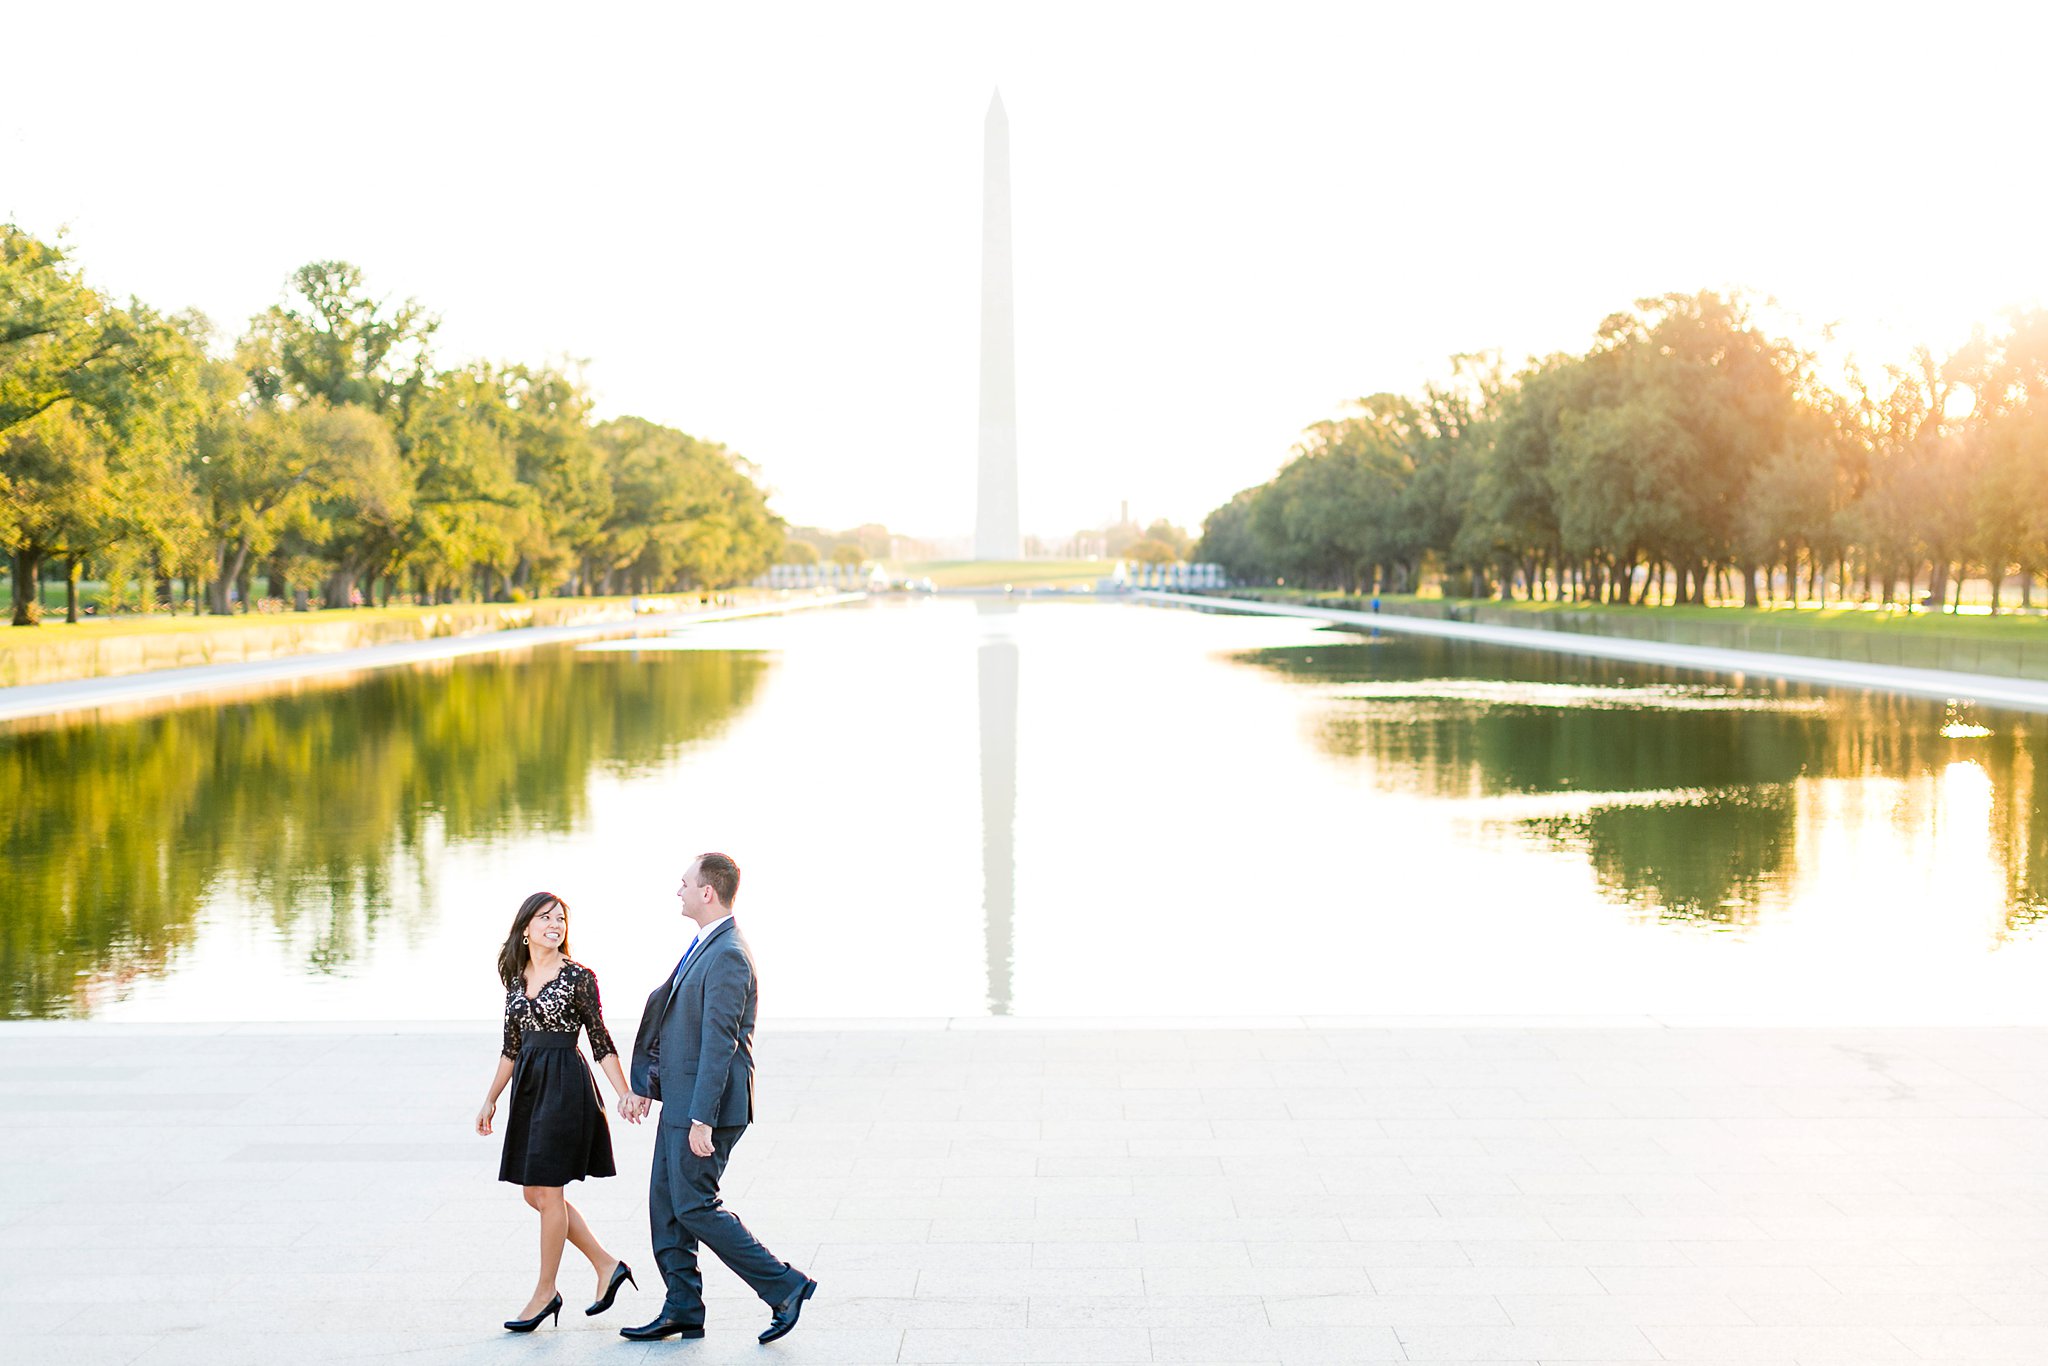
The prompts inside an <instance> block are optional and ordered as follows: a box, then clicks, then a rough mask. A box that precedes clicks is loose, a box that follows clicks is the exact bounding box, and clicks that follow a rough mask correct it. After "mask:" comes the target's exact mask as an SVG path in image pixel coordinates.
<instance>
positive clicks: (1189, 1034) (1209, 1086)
mask: <svg viewBox="0 0 2048 1366" xmlns="http://www.w3.org/2000/svg"><path fill="white" fill-rule="evenodd" d="M618 1023H620V1024H623V1023H624V1022H623V1021H621V1022H618ZM970 1025H971V1026H972V1027H969V1026H970ZM495 1045H496V1038H495V1035H494V1034H493V1033H486V1032H481V1031H476V1030H472V1029H469V1028H467V1027H464V1028H462V1029H453V1028H450V1027H447V1026H434V1025H420V1026H375V1025H352V1026H312V1025H299V1026H282V1025H277V1026H265V1025H220V1026H174V1025H160V1026H141V1025H112V1024H95V1023H50V1024H34V1023H17V1024H8V1025H0V1134H4V1143H5V1148H4V1151H5V1153H6V1155H7V1162H6V1166H5V1174H4V1176H0V1267H4V1273H5V1274H4V1275H0V1358H4V1359H5V1360H6V1361H8V1362H10V1363H13V1362H19V1363H23V1366H43V1364H44V1363H49V1364H50V1366H92V1364H93V1363H101V1362H107V1363H141V1364H146V1366H169V1364H170V1363H183V1362H190V1363H195V1364H196V1363H204V1364H205V1366H236V1363H258V1362H260V1363H271V1362H277V1361H293V1362H298V1361H373V1360H374V1361H399V1362H464V1363H467V1362H501V1361H502V1362H519V1363H527V1362H534V1361H548V1362H607V1363H609V1362H642V1361H674V1362H692V1363H726V1362H750V1363H758V1362H819V1363H837V1364H840V1366H857V1364H858V1363H868V1362H922V1363H937V1362H976V1363H985V1362H1020V1363H1021V1362H1211V1363H1237V1362H1244V1363H1252V1362H1259V1363H1275V1362H1300V1363H1325V1362H1352V1361H1361V1362H1387V1361H1428V1362H1457V1363H1482V1362H1483V1363H1508V1362H1514V1363H1552V1362H1574V1363H1600V1362H1636V1361H1661V1362H1685V1363H1693V1364H1694V1366H1705V1363H1723V1362H1728V1363H1732V1362H1744V1363H1751V1364H1752V1366H1754V1364H1755V1363H1799V1364H1801V1366H1804V1364H1805V1363H1816V1362H1834V1363H1847V1362H1855V1363H1870V1362H1886V1361H1915V1362H1930V1361H1933V1362H1949V1363H1964V1362H1994V1361H1996V1362H2018V1361H2032V1362H2039V1361H2043V1360H2048V1167H2044V1163H2043V1160H2042V1159H2043V1157H2044V1155H2048V1030H2041V1029H2022V1028H1957V1029H1933V1028H1925V1029H1882V1030H1879V1029H1842V1030H1799V1029H1741V1028H1711V1027H1699V1028H1690V1027H1687V1028H1672V1027H1657V1026H1650V1025H1646V1026H1637V1027H1624V1026H1589V1027H1583V1028H1572V1027H1551V1026H1525V1027H1491V1026H1428V1025H1416V1026H1401V1027H1356V1028H1313V1027H1301V1028H1262V1029H1242V1030H1240V1029H1227V1028H1191V1029H1176V1028H1149V1029H1148V1028H1120V1029H1107V1028H1094V1027H1089V1028H1058V1027H1039V1026H1030V1025H1011V1026H1007V1027H1005V1026H1003V1024H1002V1022H996V1023H994V1024H992V1023H990V1022H986V1021H982V1022H959V1023H958V1024H957V1025H956V1026H953V1027H948V1026H947V1025H946V1024H945V1023H944V1022H937V1023H934V1024H931V1025H928V1026H888V1027H847V1028H838V1027H833V1028H825V1027H818V1026H812V1027H803V1028H799V1027H796V1026H794V1025H783V1026H771V1027H769V1028H768V1029H767V1030H766V1032H765V1034H764V1036H763V1038H762V1041H761V1046H760V1050H759V1051H760V1059H761V1068H762V1081H761V1089H760V1106H761V1113H760V1117H759V1120H758V1123H757V1125H756V1127H755V1128H754V1129H753V1130H752V1131H751V1132H750V1133H749V1134H748V1136H747V1138H746V1139H745V1141H744V1142H743V1143H742V1144H741V1145H740V1148H739V1150H738V1152H737V1154H736V1156H735V1159H734V1163H733V1167H732V1170H731V1173H730V1176H729V1180H728V1183H727V1194H728V1199H729V1203H730V1204H731V1205H732V1207H733V1208H734V1209H736V1210H737V1211H738V1212H739V1213H740V1214H742V1215H743V1217H745V1218H746V1219H747V1221H748V1222H749V1223H750V1224H751V1225H752V1226H753V1227H754V1229H755V1230H756V1231H757V1232H758V1233H760V1234H761V1235H762V1237H763V1239H764V1241H766V1242H767V1243H768V1244H769V1246H770V1247H772V1248H773V1249H775V1251H776V1252H777V1253H778V1254H779V1255H781V1256H784V1257H787V1258H789V1259H790V1260H791V1261H793V1262H795V1263H796V1264H797V1265H799V1266H802V1267H804V1268H806V1269H807V1270H809V1271H810V1272H811V1273H812V1274H814V1275H815V1276H816V1277H817V1278H818V1281H819V1283H820V1290H819V1293H818V1297H817V1299H816V1300H814V1301H813V1302H812V1304H811V1306H810V1308H809V1309H808V1310H807V1311H806V1313H805V1314H804V1317H803V1321H802V1323H801V1325H800V1326H799V1327H798V1329H797V1331H796V1332H795V1334H793V1335H792V1336H791V1337H790V1338H788V1339H786V1340H785V1341H783V1342H781V1343H778V1344H776V1345H775V1346H773V1347H769V1348H762V1347H759V1346H757V1345H755V1342H754V1335H755V1334H756V1333H757V1332H758V1331H759V1330H760V1329H761V1327H762V1326H764V1324H765V1323H766V1321H767V1311H766V1310H765V1308H764V1307H763V1306H761V1305H760V1304H759V1303H758V1302H757V1301H755V1300H753V1299H752V1297H751V1296H750V1295H749V1294H748V1293H747V1292H746V1291H745V1289H744V1287H742V1286H740V1285H739V1284H738V1283H737V1282H736V1281H735V1280H733V1279H732V1278H731V1277H730V1276H729V1275H727V1274H726V1273H725V1272H724V1271H723V1269H722V1268H720V1267H718V1266H717V1265H716V1264H715V1263H712V1264H711V1266H710V1268H709V1272H708V1294H709V1296H710V1315H711V1332H710V1336H709V1337H708V1338H707V1339H705V1340H704V1341H702V1342H694V1343H682V1342H673V1341H672V1342H667V1343H661V1344H652V1345H641V1344H631V1343H627V1342H624V1341H622V1340H620V1339H619V1338H618V1337H617V1330H618V1328H619V1327H620V1326H622V1325H625V1324H631V1323H636V1322H640V1321H643V1320H645V1319H646V1318H649V1317H651V1316H652V1315H653V1313H654V1310H655V1309H656V1307H657V1305H658V1303H659V1281H658V1277H657V1274H656V1272H655V1268H654V1264H653V1261H652V1259H651V1258H650V1256H649V1255H648V1250H647V1228H646V1221H645V1190H646V1175H647V1159H648V1151H649V1132H648V1131H647V1130H646V1129H643V1128H633V1127H629V1126H626V1125H624V1124H621V1123H618V1122H616V1121H614V1124H613V1132H614V1139H615V1142H616V1144H617V1148H618V1155H619V1165H620V1174H619V1176H618V1178H617V1179H614V1180H609V1181H599V1182H592V1183H589V1184H588V1185H587V1186H579V1187H575V1188H573V1193H572V1197H571V1198H572V1199H573V1200H574V1201H575V1202H576V1203H577V1204H578V1205H579V1206H580V1207H581V1208H582V1209H583V1211H584V1212H585V1213H586V1215H587V1216H588V1217H589V1218H590V1220H591V1222H592V1224H593V1225H594V1226H595V1228H596V1229H597V1231H598V1232H599V1234H600V1236H601V1237H603V1238H605V1239H606V1240H607V1241H608V1242H609V1244H610V1245H611V1246H612V1247H613V1248H614V1249H615V1250H616V1251H617V1252H619V1253H620V1254H622V1255H623V1256H624V1257H625V1258H626V1259H627V1260H628V1261H629V1262H630V1263H632V1265H633V1266H634V1267H635V1269H636V1270H637V1271H638V1273H639V1284H640V1289H639V1291H638V1292H637V1293H635V1292H633V1291H632V1290H630V1289H629V1290H627V1291H626V1293H625V1294H624V1295H623V1296H622V1298H621V1303H620V1304H619V1305H618V1306H617V1307H615V1308H614V1309H613V1310H612V1311H611V1313H609V1314H607V1315H605V1316H603V1317H601V1318H598V1319H594V1320H593V1319H586V1318H585V1317H584V1316H583V1314H582V1312H581V1310H582V1306H583V1305H584V1304H585V1303H587V1302H588V1300H589V1299H590V1298H591V1293H590V1292H591V1291H592V1289H593V1277H592V1275H591V1274H590V1272H589V1269H588V1267H587V1265H585V1264H583V1263H582V1262H581V1261H580V1259H578V1258H576V1256H575V1254H574V1252H573V1250H572V1251H571V1253H570V1265H569V1266H568V1267H567V1268H566V1269H565V1270H566V1274H565V1275H564V1277H563V1280H562V1291H563V1298H564V1300H565V1302H566V1308H565V1311H564V1313H563V1315H562V1319H561V1326H560V1327H559V1328H556V1327H552V1326H550V1327H546V1328H543V1329H542V1330H541V1331H540V1332H539V1333H537V1334H535V1335H534V1336H533V1337H531V1338H513V1337H511V1336H510V1335H507V1334H505V1333H503V1332H502V1331H501V1330H500V1329H499V1328H498V1323H499V1321H500V1320H502V1319H504V1318H506V1317H509V1316H510V1315H511V1314H513V1313H514V1312H516V1311H517V1310H518V1309H519V1307H520V1306H521V1304H522V1303H523V1302H524V1300H525V1298H526V1295H527V1292H528V1290H529V1289H530V1286H531V1276H532V1270H533V1263H534V1251H533V1245H534V1242H535V1221H534V1219H533V1216H532V1215H531V1213H530V1212H529V1211H528V1210H527V1209H526V1208H525V1206H524V1205H523V1204H522V1203H521V1202H520V1200H519V1198H518V1195H517V1193H516V1192H515V1191H513V1190H512V1189H511V1188H510V1187H506V1186H501V1185H498V1184H497V1183H496V1182H495V1181H494V1177H495V1175H496V1164H497V1155H498V1145H497V1142H496V1140H495V1139H493V1140H485V1139H480V1138H477V1137H476V1136H475V1135H474V1134H473V1133H471V1132H470V1125H471V1121H472V1116H473V1115H474V1113H475V1109H476V1106H477V1104H478V1102H479V1100H480V1099H481V1097H482V1094H483V1091H484V1086H485V1083H486V1080H487V1078H488V1077H489V1075H490V1071H491V1068H492V1066H493V1058H494V1053H495Z"/></svg>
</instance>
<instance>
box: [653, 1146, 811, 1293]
mask: <svg viewBox="0 0 2048 1366" xmlns="http://www.w3.org/2000/svg"><path fill="white" fill-rule="evenodd" d="M746 1131H747V1126H746V1125H744V1124H735V1125H732V1126H731V1127H729V1128H721V1129H713V1130H712V1131H711V1149H712V1151H711V1156H709V1157H699V1156H697V1155H696V1154H695V1153H693V1152H691V1151H690V1131H689V1130H688V1129H684V1128H677V1127H675V1126H674V1125H669V1124H657V1125H656V1126H655V1132H654V1165H653V1170H652V1172H651V1173H650V1179H649V1181H648V1185H647V1222H648V1227H649V1230H650V1231H651V1233H652V1234H653V1240H654V1261H655V1265H657V1266H659V1267H660V1268H661V1279H662V1281H663V1282H664V1283H665V1284H666V1285H667V1286H668V1299H667V1302H666V1303H665V1305H664V1306H663V1309H662V1317H663V1318H666V1319H669V1320H671V1321H673V1322H681V1323H688V1324H693V1325H695V1324H702V1323H703V1322H704V1275H703V1273H702V1272H701V1271H699V1270H698V1269H697V1245H698V1244H699V1243H702V1244H703V1245H704V1246H705V1247H708V1248H710V1249H711V1250H712V1252H714V1253H716V1254H717V1256H718V1260H719V1261H721V1262H724V1263H725V1264H726V1265H727V1266H729V1267H731V1268H732V1270H733V1273H734V1274H735V1275H737V1276H738V1277H739V1278H740V1279H741V1280H743V1281H745V1282H746V1283H747V1284H748V1285H750V1286H752V1287H753V1290H754V1293H755V1294H756V1295H759V1296H760V1297H761V1298H762V1299H763V1300H765V1301H767V1303H768V1304H769V1306H770V1307H771V1308H772V1307H774V1306H776V1305H780V1304H781V1303H782V1302H783V1301H784V1300H786V1299H788V1298H789V1297H790V1295H791V1294H793V1293H794V1292H795V1291H796V1290H798V1289H799V1288H800V1287H801V1286H802V1285H803V1283H804V1280H805V1277H804V1273H803V1272H801V1271H798V1270H797V1269H796V1268H795V1267H793V1266H791V1265H790V1264H789V1263H788V1262H784V1261H779V1260H777V1259H776V1258H775V1257H774V1256H773V1255H772V1254H770V1253H769V1251H768V1249H767V1248H765V1247H762V1246H761V1242H760V1240H759V1239H758V1238H756V1237H754V1235H753V1234H752V1233H750V1232H748V1231H747V1226H746V1225H745V1224H743V1223H741V1222H740V1221H739V1216H737V1215H735V1214H734V1213H733V1212H732V1211H731V1210H729V1209H726V1208H725V1206H724V1204H723V1203H721V1201H720V1200H719V1197H718V1182H719V1180H720V1178H721V1177H723V1176H724V1175H725V1164H726V1162H727V1161H728V1160H730V1159H731V1157H732V1150H733V1145H734V1144H736V1143H738V1142H739V1141H740V1135H741V1134H744V1133H745V1132H746Z"/></svg>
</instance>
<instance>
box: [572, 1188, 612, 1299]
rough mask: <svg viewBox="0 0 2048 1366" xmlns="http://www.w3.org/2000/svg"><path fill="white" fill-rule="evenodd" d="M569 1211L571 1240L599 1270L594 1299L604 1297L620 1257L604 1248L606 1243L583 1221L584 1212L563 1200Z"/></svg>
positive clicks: (592, 1265) (594, 1268) (594, 1267)
mask: <svg viewBox="0 0 2048 1366" xmlns="http://www.w3.org/2000/svg"><path fill="white" fill-rule="evenodd" d="M562 1204H563V1206H564V1207H565V1208H566V1209H567V1210H568V1211H569V1241H570V1242H571V1243H574V1244H575V1245H576V1250H577V1251H578V1252H580V1253H582V1254H583V1255H584V1256H586V1257H588V1258H590V1265H591V1268H592V1269H593V1270H595V1271H596V1272H597V1294H595V1295H594V1296H592V1297H591V1298H593V1299H599V1300H601V1299H603V1298H604V1288H605V1287H606V1286H607V1285H609V1284H611V1279H612V1272H613V1270H615V1269H616V1268H617V1267H618V1264H619V1259H618V1258H616V1257H614V1256H612V1254H611V1253H609V1252H606V1251H605V1250H604V1244H603V1243H600V1242H599V1241H597V1235H596V1234H595V1233H592V1232H591V1231H590V1225H588V1224H586V1223H584V1222H583V1215H582V1212H581V1211H579V1210H578V1209H577V1208H576V1207H575V1206H574V1205H571V1204H569V1202H568V1201H566V1200H564V1201H563V1202H562Z"/></svg>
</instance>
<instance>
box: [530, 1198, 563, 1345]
mask: <svg viewBox="0 0 2048 1366" xmlns="http://www.w3.org/2000/svg"><path fill="white" fill-rule="evenodd" d="M526 1203H527V1204H529V1205H531V1206H533V1207H534V1208H535V1209H536V1210H538V1211H540V1278H539V1279H538V1280H536V1281H535V1282H534V1283H533V1298H532V1299H530V1300H528V1301H527V1302H526V1311H525V1312H524V1313H522V1314H521V1315H520V1316H519V1317H521V1318H523V1319H530V1318H532V1317H533V1316H534V1315H535V1314H538V1313H539V1312H540V1311H541V1308H542V1306H544V1305H545V1304H547V1302H548V1301H549V1300H551V1299H553V1298H554V1297H555V1276H556V1273H558V1272H559V1271H561V1269H562V1242H563V1240H564V1239H565V1238H566V1236H567V1235H568V1232H569V1202H568V1201H567V1200H564V1199H563V1198H562V1188H561V1187H560V1186H528V1187H526Z"/></svg>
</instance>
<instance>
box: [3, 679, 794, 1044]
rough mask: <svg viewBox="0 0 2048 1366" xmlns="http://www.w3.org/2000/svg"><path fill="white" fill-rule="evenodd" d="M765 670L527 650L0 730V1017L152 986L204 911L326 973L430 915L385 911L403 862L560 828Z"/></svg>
mask: <svg viewBox="0 0 2048 1366" xmlns="http://www.w3.org/2000/svg"><path fill="white" fill-rule="evenodd" d="M766 667H767V664H766V661H765V659H764V658H763V657H762V656H759V655H753V654H736V653H726V652H709V651H679V652H672V653H664V654H659V655H653V656H650V657H647V658H643V659H637V660H636V659H634V658H632V657H630V656H628V655H623V654H577V653H576V652H574V651H572V650H566V649H556V650H541V651H534V652H531V653H528V654H523V655H499V656H493V657H489V658H485V659H473V660H464V661H459V662H451V663H447V664H442V665H438V666H422V667H418V668H412V669H392V670H384V671H379V672H375V673H371V674H367V675H364V676H362V677H360V678H358V679H351V680H347V681H345V683H344V684H343V685H341V686H316V687H311V688H307V689H304V690H302V691H299V692H296V693H292V694H289V695H277V694H270V695H267V696H261V697H255V698H246V699H238V700H230V701H218V700H213V699H209V700H207V701H204V702H201V703H199V704H197V705H194V706H189V707H184V708H181V709H178V710H172V711H162V712H157V713H154V714H150V715H145V716H142V717H140V718H136V719H128V720H118V719H116V720H106V719H94V720H88V721H82V722H78V723H75V724H65V725H61V726H52V727H48V728H40V729H38V728H16V729H13V730H11V731H0V809H4V810H5V811H6V813H7V822H6V825H5V828H4V834H0V840H4V846H0V857H4V860H5V866H6V869H7V890H6V905H5V907H4V910H0V989H4V992H5V995H4V997H0V1013H4V1014H5V1015H7V1016H10V1017H16V1018H19V1017H24V1016H26V1017H40V1016H57V1015H67V1014H74V1013H84V1012H85V1010H86V1009H88V1008H89V1007H90V1005H91V1004H92V1002H93V1000H94V999H95V998H96V997H102V996H105V995H107V994H109V993H113V994H118V993H119V991H120V989H121V984H122V983H124V982H126V981H129V980H132V979H134V978H136V977H138V976H148V975H155V974H161V973H163V972H164V971H165V970H166V969H167V967H168V966H169V965H170V963H171V961H172V960H173V959H174V958H175V957H176V956H177V954H178V953H179V952H180V950H182V949H184V948H186V947H187V946H189V945H190V944H191V943H192V941H193V938H194V936H195V934H196V931H197V927H198V920H199V917H200V913H201V911H202V909H203V908H204V907H205V906H206V905H207V903H208V902H209V900H210V899H213V898H216V897H218V896H220V895H222V894H223V893H231V894H232V896H233V898H234V899H235V900H236V901H238V902H240V903H242V904H243V905H245V906H247V907H248V908H250V909H251V910H252V911H255V912H257V913H260V914H263V915H266V916H268V917H269V919H270V921H271V923H272V925H273V927H274V928H275V929H276V930H277V931H279V932H281V933H284V934H288V935H289V936H291V938H292V939H293V940H294V942H297V943H301V944H304V945H305V946H306V947H305V949H304V952H305V955H306V959H307V967H308V968H309V969H310V970H312V971H315V972H321V971H333V970H336V969H339V968H341V967H344V966H346V965H347V964H348V963H350V962H351V961H352V960H353V959H354V958H355V957H356V956H357V955H358V954H359V953H360V952H361V951H362V948H363V946H364V945H365V943H366V942H367V940H368V938H369V936H371V935H372V934H374V933H376V932H377V931H378V930H379V929H380V927H381V922H382V921H384V920H385V919H386V918H387V917H389V916H390V914H391V911H390V909H389V908H390V907H391V906H392V905H393V904H394V902H395V901H409V904H411V905H413V906H416V907H420V908H422V909H421V910H419V911H416V912H415V914H425V913H427V912H429V911H431V908H432V898H431V897H430V896H427V895H420V896H417V897H413V898H394V897H393V895H392V890H393V887H392V880H393V878H394V877H398V876H403V875H404V872H403V870H406V869H413V870H418V869H419V868H420V867H421V859H420V855H421V853H422V852H423V850H424V846H426V845H428V844H429V843H431V842H435V841H447V842H457V841H476V840H488V839H492V838H495V837H498V836H501V835H505V834H510V833H514V832H526V831H542V832H567V831H571V830H573V829H575V828H577V826H578V824H579V822H581V821H582V820H583V818H584V814H585V809H586V801H587V782H588V779H589V778H590V776H591V775H592V774H593V773H596V772H616V773H631V772H635V771H640V770H644V769H646V768H650V767H652V766H655V765H658V764H660V763H662V762H663V761H664V760H665V759H667V758H668V757H670V756H671V755H672V754H674V752H675V751H676V750H677V749H678V748H679V747H681V746H685V745H688V744H690V743H692V742H694V741H698V740H701V739H704V738H707V737H709V736H711V735H713V734H715V733H716V732H717V731H718V730H719V729H720V728H722V727H723V726H724V725H725V724H726V723H727V722H728V721H730V720H731V719H732V718H733V717H734V716H736V715H737V714H738V713H739V712H740V711H741V710H742V709H744V708H745V707H746V706H747V704H748V702H749V701H750V700H751V698H752V696H753V693H754V690H755V687H756V685H757V684H758V683H759V681H760V678H761V674H762V671H763V670H764V669H765V668H766ZM415 875H416V874H415Z"/></svg>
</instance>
